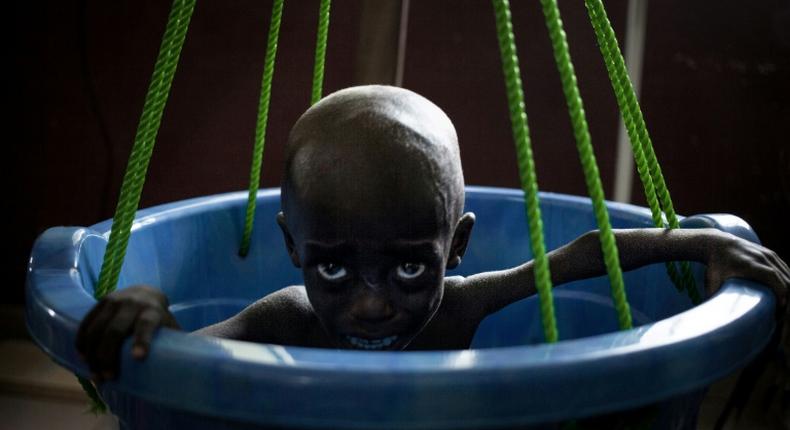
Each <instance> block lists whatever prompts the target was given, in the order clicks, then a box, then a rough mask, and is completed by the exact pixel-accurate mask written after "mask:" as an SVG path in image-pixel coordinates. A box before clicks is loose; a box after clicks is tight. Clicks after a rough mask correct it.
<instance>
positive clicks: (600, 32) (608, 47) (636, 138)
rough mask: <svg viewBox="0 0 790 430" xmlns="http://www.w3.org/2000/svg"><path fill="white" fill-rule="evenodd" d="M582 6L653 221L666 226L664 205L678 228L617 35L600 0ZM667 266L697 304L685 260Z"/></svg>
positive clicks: (670, 225) (590, 1)
mask: <svg viewBox="0 0 790 430" xmlns="http://www.w3.org/2000/svg"><path fill="white" fill-rule="evenodd" d="M585 6H586V7H587V11H588V14H589V16H590V22H591V23H592V26H593V29H594V30H595V36H596V39H597V40H598V46H599V47H600V50H601V54H602V55H603V57H604V63H605V64H606V70H607V72H608V73H609V79H610V80H611V83H612V88H613V89H614V93H615V97H616V99H617V104H618V106H619V108H620V112H621V115H622V117H623V122H624V124H625V127H626V130H627V131H628V137H629V139H630V141H631V148H632V150H633V153H634V159H635V161H636V167H637V171H638V173H639V178H640V179H641V181H642V185H643V187H644V189H645V197H646V199H647V202H648V205H649V206H650V212H651V214H652V218H653V224H654V225H655V226H656V227H660V228H663V227H665V226H666V225H665V223H664V219H663V216H662V210H661V207H663V209H664V212H665V213H666V218H667V220H668V221H669V227H670V228H678V227H679V223H678V218H677V215H676V214H675V210H674V207H673V205H672V199H671V197H670V195H669V190H668V189H667V186H666V183H665V181H664V176H663V174H662V173H661V167H660V166H659V164H658V160H657V158H656V155H655V151H654V150H653V144H652V142H651V140H650V135H649V134H648V132H647V126H646V125H645V121H644V117H643V116H642V110H641V109H640V107H639V101H638V100H637V97H636V92H635V91H634V88H633V85H632V84H631V79H630V77H629V76H628V71H627V70H626V67H625V60H624V59H623V54H622V52H621V51H620V47H619V45H618V43H617V37H616V36H615V33H614V30H613V29H612V25H611V23H610V22H609V18H608V17H607V16H606V10H605V9H604V6H603V3H602V2H601V0H585ZM659 199H660V202H659ZM666 266H667V273H668V274H669V277H670V278H671V279H672V282H673V283H674V284H675V285H676V286H677V288H678V290H681V291H682V290H683V289H684V288H685V289H686V290H687V292H688V294H689V297H690V298H691V300H692V302H694V303H695V304H696V303H699V301H700V297H699V292H698V291H697V287H696V283H695V281H694V277H693V275H692V274H691V267H690V265H689V263H688V262H686V261H683V262H681V263H680V267H681V272H682V274H678V272H677V268H676V267H675V264H674V263H672V262H668V263H667V264H666Z"/></svg>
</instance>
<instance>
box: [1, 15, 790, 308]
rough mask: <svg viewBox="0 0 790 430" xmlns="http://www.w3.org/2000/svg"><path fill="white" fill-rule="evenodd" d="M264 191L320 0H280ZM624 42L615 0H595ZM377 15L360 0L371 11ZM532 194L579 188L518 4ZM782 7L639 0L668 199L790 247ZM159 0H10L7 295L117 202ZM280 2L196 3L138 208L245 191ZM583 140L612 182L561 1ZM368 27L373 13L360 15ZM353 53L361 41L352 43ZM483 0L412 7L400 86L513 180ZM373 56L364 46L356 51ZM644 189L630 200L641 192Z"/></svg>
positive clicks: (346, 71)
mask: <svg viewBox="0 0 790 430" xmlns="http://www.w3.org/2000/svg"><path fill="white" fill-rule="evenodd" d="M286 3H287V4H286V8H285V12H284V15H283V26H282V29H281V36H280V47H279V51H278V58H277V70H276V72H275V77H274V86H273V98H272V109H271V115H270V122H269V128H268V131H269V133H268V135H267V146H266V155H265V164H264V169H263V180H262V182H263V186H276V185H277V182H278V180H279V177H280V174H281V166H280V164H281V162H282V151H281V148H282V143H283V141H284V139H285V137H286V135H287V132H288V129H289V128H290V126H291V124H293V122H294V121H295V119H296V118H297V117H298V115H299V114H300V113H301V112H302V111H303V110H304V109H305V108H306V107H307V105H308V101H309V94H310V88H309V87H310V79H311V70H312V55H313V53H312V50H313V46H314V43H315V22H316V19H317V9H318V6H317V4H318V1H317V0H314V1H291V2H286ZM606 4H607V8H608V10H609V14H610V17H611V19H612V20H613V22H614V24H615V29H616V31H617V32H618V35H619V37H620V38H621V40H622V38H623V35H622V32H623V31H624V20H625V12H626V2H625V0H616V1H608V2H606ZM363 6H364V1H363V0H353V1H352V0H336V1H334V2H333V4H332V24H331V26H330V35H329V50H328V54H327V72H326V84H325V91H326V92H329V91H333V90H336V89H339V88H343V87H346V86H350V85H353V84H354V83H355V82H357V79H358V78H359V76H361V75H363V74H360V71H359V68H360V66H359V64H364V63H365V60H366V57H364V56H361V54H359V53H360V52H366V51H365V50H369V49H370V47H369V46H367V45H366V44H364V43H362V42H364V41H365V40H366V39H362V37H363V36H362V35H361V34H360V28H361V27H363V26H362V25H361V20H362V17H363V16H366V15H365V13H368V12H370V11H369V10H368V12H365V7H363ZM367 7H368V8H370V4H368V6H367ZM512 7H513V18H514V23H515V30H516V39H517V43H518V48H519V55H520V58H521V65H522V73H523V78H524V82H525V91H526V97H527V112H528V115H529V120H530V126H531V130H532V137H533V145H534V148H535V157H536V163H537V171H538V180H539V184H540V186H541V189H545V190H550V191H558V192H566V193H574V194H583V193H584V192H585V189H584V182H583V179H582V174H581V169H580V167H579V162H578V157H577V155H576V149H575V146H574V142H573V139H572V136H571V132H570V127H569V121H568V119H567V114H566V113H565V107H564V100H563V99H562V92H561V89H560V86H559V79H558V77H557V74H556V71H555V68H554V63H553V59H552V57H551V51H550V48H549V41H548V36H547V34H546V31H545V26H544V24H543V21H542V15H541V12H540V10H539V7H538V3H537V2H513V5H512ZM789 8H790V6H788V5H787V2H780V1H765V2H759V4H755V5H750V6H749V7H745V6H743V5H736V4H732V5H728V4H726V2H725V4H722V3H721V2H715V1H712V0H704V1H700V2H693V4H689V3H688V2H681V1H662V2H657V1H653V2H650V9H649V22H648V28H647V46H646V54H645V67H644V70H645V73H644V78H643V93H642V94H643V107H644V111H645V115H646V118H647V121H648V126H649V128H650V130H651V133H652V136H653V141H654V144H655V146H656V150H657V152H658V155H659V159H660V160H661V161H662V165H663V167H664V170H665V174H666V178H667V182H668V184H669V187H670V190H671V191H672V194H673V197H674V199H675V204H676V207H677V208H678V211H679V212H680V213H683V214H693V213H700V212H730V213H735V214H738V215H740V216H742V217H744V218H745V219H747V220H748V221H749V222H750V223H751V224H752V225H753V226H754V227H755V229H756V230H757V232H758V234H760V235H761V237H762V238H763V240H764V241H765V243H766V244H767V245H769V246H771V247H774V248H775V249H776V250H777V251H779V252H780V254H782V255H783V256H784V258H785V259H790V248H788V245H787V244H786V242H787V239H788V238H790V235H788V227H787V224H786V220H788V219H790V146H788V143H790V142H789V141H788V137H787V136H788V134H787V132H786V131H784V129H785V128H786V127H787V124H788V123H790V79H789V78H790V34H788V32H789V31H790V30H788V29H790V9H789ZM168 9H169V2H166V1H154V0H146V1H139V0H138V1H115V2H98V1H83V2H76V1H64V2H55V1H44V2H29V3H23V2H18V4H17V5H16V6H14V7H13V13H12V14H11V18H10V19H9V18H7V20H8V21H10V22H9V23H8V26H7V31H11V32H12V34H11V35H10V38H8V39H7V40H12V41H13V43H12V44H11V56H10V57H11V60H10V70H11V71H12V72H13V79H10V80H9V81H8V82H9V83H8V84H7V85H8V87H9V88H8V94H10V100H11V105H12V106H13V107H14V111H13V114H12V117H11V124H10V126H11V129H12V130H13V133H12V139H10V140H11V142H10V144H11V148H12V156H11V159H10V163H9V165H8V166H7V168H8V170H9V175H10V178H11V179H10V180H8V181H6V183H7V184H10V185H9V186H8V187H7V188H8V190H9V191H10V195H9V199H10V201H11V202H12V203H11V204H10V205H9V209H11V210H10V212H11V214H12V215H11V217H12V219H11V221H10V222H9V225H10V228H9V230H10V231H11V234H10V238H11V246H10V247H9V248H10V249H11V256H10V257H8V258H6V259H4V260H3V267H4V269H5V272H7V273H9V274H10V275H9V277H8V282H7V283H6V286H5V289H6V294H3V299H2V300H3V301H4V302H10V303H19V302H21V301H22V296H23V288H22V285H23V282H24V281H23V280H24V267H25V262H26V260H27V254H28V253H29V251H30V247H31V245H32V241H33V239H34V238H35V236H36V235H38V234H40V233H41V232H42V231H43V230H44V229H46V228H47V227H49V226H54V225H90V224H92V223H95V222H97V221H99V220H102V219H105V218H108V217H110V216H111V215H112V211H113V209H114V205H115V202H116V199H117V193H118V189H119V187H120V180H121V177H122V174H123V170H124V168H125V160H126V157H127V156H128V154H129V150H130V147H131V143H132V139H133V136H134V131H135V128H136V125H137V120H138V117H139V114H140V111H141V109H142V102H143V98H144V96H145V90H146V88H147V85H148V79H149V78H150V73H151V70H152V66H153V62H154V59H155V57H156V52H157V49H158V45H159V41H160V38H161V34H162V32H163V29H164V24H165V20H166V17H167V12H168ZM270 11H271V1H252V0H246V1H241V0H240V1H234V2H211V1H206V2H198V5H197V8H196V11H195V15H194V17H193V22H192V25H191V27H190V30H189V33H188V35H187V42H186V45H185V47H184V51H183V53H182V60H181V64H180V66H179V70H178V73H177V74H176V78H175V81H174V84H173V89H172V95H171V98H170V103H169V105H168V108H167V110H166V111H165V116H164V120H163V126H162V128H161V130H160V134H159V140H158V143H157V147H156V150H155V151H154V156H153V159H152V161H151V166H150V170H149V176H148V181H147V183H146V187H145V190H144V193H143V198H142V205H143V206H150V205H154V204H158V203H162V202H166V201H172V200H178V199H183V198H187V197H191V196H197V195H204V194H213V193H219V192H225V191H232V190H239V189H243V188H245V187H246V186H247V181H248V175H249V173H248V168H249V167H248V164H249V158H250V153H251V149H252V139H253V129H254V123H255V115H256V112H255V111H256V106H257V98H258V91H259V85H260V74H261V70H262V64H263V57H264V54H265V45H266V32H267V29H268V19H269V13H270ZM562 12H563V18H564V20H565V25H566V31H567V33H568V37H569V42H570V46H571V54H572V56H573V59H574V62H575V65H576V69H577V73H578V76H579V80H580V86H581V92H582V96H583V97H584V99H585V106H586V109H587V113H588V119H589V122H590V128H591V132H592V136H593V143H594V145H595V146H596V154H597V156H598V161H599V166H600V167H601V175H602V178H603V181H604V186H605V187H606V191H607V193H611V190H612V180H613V174H612V172H613V164H614V157H615V146H616V145H615V143H616V126H617V111H616V105H615V101H614V98H613V96H612V94H611V89H610V87H609V83H608V79H607V77H606V72H605V69H604V67H603V63H602V62H601V59H600V56H599V53H598V50H597V47H596V45H595V44H594V40H593V39H594V37H593V33H592V30H591V29H590V26H589V23H588V22H587V21H586V20H587V17H586V11H585V10H584V7H583V5H582V4H581V3H580V2H563V4H562ZM368 27H370V26H368ZM360 47H365V48H364V49H362V50H361V48H360ZM497 49H498V48H497V44H496V36H495V32H494V20H493V13H492V11H491V6H490V2H488V1H471V0H468V1H450V0H442V1H434V0H432V1H426V0H421V1H412V2H411V13H410V15H409V34H408V49H407V53H406V65H405V66H406V67H405V75H404V86H405V87H407V88H410V89H413V90H415V91H417V92H419V93H421V94H423V95H425V96H427V97H428V98H430V99H432V100H433V101H434V102H436V103H437V104H438V105H439V106H441V107H442V108H444V109H445V110H446V111H447V113H448V114H449V116H450V117H451V118H452V119H453V121H454V122H455V124H456V127H457V129H458V132H459V136H460V139H461V146H462V149H461V150H462V157H463V162H464V169H465V173H466V178H467V183H469V184H484V185H496V186H508V187H515V186H518V173H517V170H516V164H515V154H514V150H513V143H512V139H511V136H510V125H509V121H508V116H507V108H506V104H505V94H504V84H503V82H502V73H501V69H500V62H499V57H498V55H499V54H498V50H497ZM367 52H369V51H367ZM640 196H641V194H640V192H639V185H638V184H636V185H635V193H634V198H635V200H636V201H641V197H640Z"/></svg>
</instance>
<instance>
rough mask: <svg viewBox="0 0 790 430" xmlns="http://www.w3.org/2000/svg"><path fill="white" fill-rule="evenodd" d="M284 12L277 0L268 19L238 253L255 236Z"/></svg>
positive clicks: (242, 250) (245, 252) (246, 251)
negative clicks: (270, 105) (257, 205)
mask: <svg viewBox="0 0 790 430" xmlns="http://www.w3.org/2000/svg"><path fill="white" fill-rule="evenodd" d="M282 15H283V0H275V1H274V4H273V5H272V17H271V20H270V23H269V37H268V41H267V43H266V59H265V61H264V65H263V77H262V78H261V95H260V99H259V101H258V118H257V121H256V122H255V145H254V148H253V153H252V167H251V168H250V186H249V194H248V196H247V210H246V212H245V218H244V234H243V235H242V238H241V246H240V248H239V255H240V256H242V257H244V256H246V255H247V253H248V252H249V250H250V241H251V240H252V227H253V224H254V219H255V204H256V200H257V197H258V187H259V186H260V180H261V165H262V164H263V149H264V146H265V140H266V124H267V123H268V119H269V102H270V100H271V93H272V78H273V77H274V60H275V58H276V56H277V41H278V39H279V37H280V22H281V21H282Z"/></svg>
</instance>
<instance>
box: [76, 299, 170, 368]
mask: <svg viewBox="0 0 790 430" xmlns="http://www.w3.org/2000/svg"><path fill="white" fill-rule="evenodd" d="M167 306H168V302H167V297H166V296H165V295H164V293H162V291H160V290H158V289H156V288H153V287H149V286H144V285H138V286H133V287H129V288H125V289H123V290H118V291H115V292H113V293H111V294H108V295H107V296H106V297H104V298H103V299H102V300H101V301H99V303H97V304H96V306H94V308H93V309H91V311H90V312H88V314H87V315H86V316H85V318H84V319H83V320H82V323H81V324H80V327H79V330H78V331H77V341H76V344H77V345H76V346H77V351H79V352H80V354H82V356H83V358H84V359H85V361H86V362H87V363H88V367H89V368H90V370H91V372H92V373H93V379H95V380H107V379H113V378H115V377H116V376H117V374H118V370H119V364H120V350H121V346H122V345H123V341H124V340H125V339H126V338H127V337H128V336H132V337H133V338H134V340H133V342H134V343H133V346H132V356H133V357H134V358H136V359H138V360H139V359H143V358H145V356H146V355H147V354H148V349H149V347H150V345H151V339H152V338H153V335H154V332H155V331H156V330H157V329H158V328H159V327H170V328H176V329H177V328H179V326H178V323H177V322H176V320H175V318H174V317H173V315H172V314H171V313H170V312H169V311H168V310H167Z"/></svg>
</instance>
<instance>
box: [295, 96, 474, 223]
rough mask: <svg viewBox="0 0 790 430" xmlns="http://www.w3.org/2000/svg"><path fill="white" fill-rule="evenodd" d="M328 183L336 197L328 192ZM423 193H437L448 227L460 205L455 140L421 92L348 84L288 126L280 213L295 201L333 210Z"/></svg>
mask: <svg viewBox="0 0 790 430" xmlns="http://www.w3.org/2000/svg"><path fill="white" fill-rule="evenodd" d="M328 188H333V189H335V190H337V192H338V193H343V194H344V198H341V199H338V198H336V197H338V196H336V195H335V196H330V195H329V194H334V193H329V194H328V193H327V191H328V190H327V189H328ZM313 191H316V192H318V193H315V192H313ZM426 197H430V198H433V199H438V202H437V203H438V206H436V209H440V210H441V212H443V213H442V214H441V215H442V217H443V218H444V222H443V224H445V225H444V227H447V228H453V227H454V226H455V222H456V221H457V220H458V218H459V216H460V215H461V211H462V210H463V204H464V181H463V174H462V171H461V161H460V157H459V152H458V139H457V136H456V133H455V128H454V127H453V124H452V122H451V121H450V119H449V118H448V117H447V115H445V113H444V112H443V111H442V110H441V109H439V108H438V107H437V106H436V105H434V104H433V103H431V102H430V101H429V100H427V99H426V98H424V97H422V96H420V95H418V94H415V93H413V92H411V91H408V90H405V89H402V88H396V87H387V86H373V85H372V86H363V87H354V88H349V89H345V90H341V91H338V92H336V93H334V94H331V95H330V96H328V97H326V98H325V99H323V100H321V101H320V102H319V103H317V104H315V105H314V106H313V107H311V108H310V109H309V110H308V111H307V112H305V114H304V115H302V117H301V118H300V119H299V120H298V121H297V123H296V125H294V127H293V129H292V131H291V134H290V137H289V139H288V145H287V148H286V171H285V178H284V181H283V202H282V204H283V209H284V211H285V213H286V216H287V215H288V212H289V208H290V207H292V205H293V204H295V203H297V202H296V201H295V199H296V200H300V201H302V203H308V202H305V201H304V200H305V199H307V200H310V202H313V203H315V204H318V205H320V206H322V207H324V206H326V205H327V204H328V205H330V206H331V207H333V208H335V209H338V210H340V209H343V208H344V207H345V208H346V209H348V210H352V209H358V208H352V207H349V206H354V204H355V203H367V204H378V205H381V206H382V209H385V210H386V209H387V208H388V207H390V206H400V205H403V204H407V201H409V200H411V199H413V198H417V199H419V200H424V198H426ZM328 199H331V200H332V201H326V200H328ZM311 206H312V204H311ZM294 209H295V208H294Z"/></svg>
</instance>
